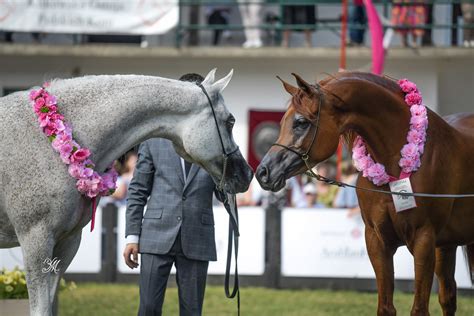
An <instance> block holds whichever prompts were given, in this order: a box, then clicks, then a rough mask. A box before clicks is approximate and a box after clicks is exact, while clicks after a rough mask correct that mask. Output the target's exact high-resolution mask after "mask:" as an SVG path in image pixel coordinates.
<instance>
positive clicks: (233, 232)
mask: <svg viewBox="0 0 474 316" xmlns="http://www.w3.org/2000/svg"><path fill="white" fill-rule="evenodd" d="M197 85H198V87H199V88H201V90H202V92H203V93H204V95H205V96H206V97H207V101H208V102H209V106H210V107H211V110H212V116H213V117H214V122H215V123H216V128H217V134H218V135H219V141H220V143H221V146H222V159H223V161H222V178H221V181H220V182H219V187H218V188H217V189H218V190H219V191H221V192H224V190H223V189H224V184H225V175H226V173H227V161H228V158H229V156H230V155H232V154H233V153H235V152H236V151H237V150H239V147H237V148H235V149H234V150H233V151H231V152H230V153H228V154H227V153H226V151H225V147H224V141H223V140H222V135H221V131H220V129H219V124H218V122H217V116H216V112H215V110H214V106H213V104H212V100H211V98H210V97H209V94H208V93H207V91H206V89H205V88H204V86H203V85H202V84H201V83H197ZM229 200H230V202H229ZM223 203H224V207H225V209H226V210H227V213H229V238H228V245H227V263H226V269H225V279H224V291H225V295H226V297H227V298H234V297H235V296H236V295H237V315H238V316H240V288H239V270H238V268H237V255H238V252H239V236H240V233H239V214H238V210H237V203H236V198H235V194H231V193H226V195H225V198H224V201H223ZM232 241H234V254H235V272H234V286H233V289H232V292H231V291H230V287H229V283H230V282H229V281H230V268H231V261H232Z"/></svg>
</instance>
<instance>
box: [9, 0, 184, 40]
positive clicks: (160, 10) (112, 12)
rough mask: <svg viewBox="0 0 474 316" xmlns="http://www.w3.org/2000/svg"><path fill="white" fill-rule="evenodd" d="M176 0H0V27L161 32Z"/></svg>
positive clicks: (172, 22)
mask: <svg viewBox="0 0 474 316" xmlns="http://www.w3.org/2000/svg"><path fill="white" fill-rule="evenodd" d="M178 19H179V8H178V0H2V1H0V30H1V31H16V32H46V33H78V34H136V35H151V34H163V33H166V32H168V31H169V30H170V29H172V28H173V27H175V26H176V25H177V23H178Z"/></svg>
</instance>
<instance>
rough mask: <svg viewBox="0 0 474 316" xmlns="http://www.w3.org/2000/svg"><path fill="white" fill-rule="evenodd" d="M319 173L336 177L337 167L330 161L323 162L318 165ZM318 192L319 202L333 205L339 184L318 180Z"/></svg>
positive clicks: (329, 205) (331, 177) (327, 205)
mask: <svg viewBox="0 0 474 316" xmlns="http://www.w3.org/2000/svg"><path fill="white" fill-rule="evenodd" d="M318 173H319V174H320V175H321V176H323V177H326V178H330V179H334V178H335V173H336V168H335V166H334V165H332V164H330V163H328V162H326V163H321V164H319V165H318ZM316 192H318V198H317V201H318V203H320V204H323V205H325V206H326V207H332V203H333V201H334V197H335V196H336V193H337V186H335V185H330V184H327V183H326V182H322V181H318V182H316Z"/></svg>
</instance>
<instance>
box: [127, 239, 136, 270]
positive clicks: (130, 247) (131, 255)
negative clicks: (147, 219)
mask: <svg viewBox="0 0 474 316" xmlns="http://www.w3.org/2000/svg"><path fill="white" fill-rule="evenodd" d="M123 257H124V259H125V264H126V265H127V266H129V267H130V268H131V269H134V268H138V244H127V245H126V246H125V250H124V251H123Z"/></svg>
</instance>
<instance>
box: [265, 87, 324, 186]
mask: <svg viewBox="0 0 474 316" xmlns="http://www.w3.org/2000/svg"><path fill="white" fill-rule="evenodd" d="M312 87H314V88H315V89H316V91H317V93H318V96H319V109H318V114H317V115H316V122H315V124H313V125H314V127H315V129H314V133H313V138H312V139H311V143H310V144H309V147H308V149H307V150H306V151H305V152H304V153H303V154H302V153H301V152H299V151H298V148H296V147H293V146H292V147H293V148H292V147H290V146H286V145H283V144H279V143H273V144H272V146H280V147H283V148H284V149H286V150H288V151H291V152H292V153H294V154H296V155H297V156H299V157H300V158H301V160H303V162H304V163H305V165H306V167H307V168H308V171H309V172H311V173H312V174H313V175H314V176H316V178H317V179H318V180H319V177H320V176H319V175H315V174H314V173H313V171H312V170H311V167H310V166H309V152H310V151H311V148H312V147H313V145H314V143H315V141H316V137H317V135H318V130H319V119H320V116H321V108H322V106H323V103H324V98H323V96H324V95H323V94H322V93H321V89H320V86H319V84H316V85H312Z"/></svg>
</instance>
